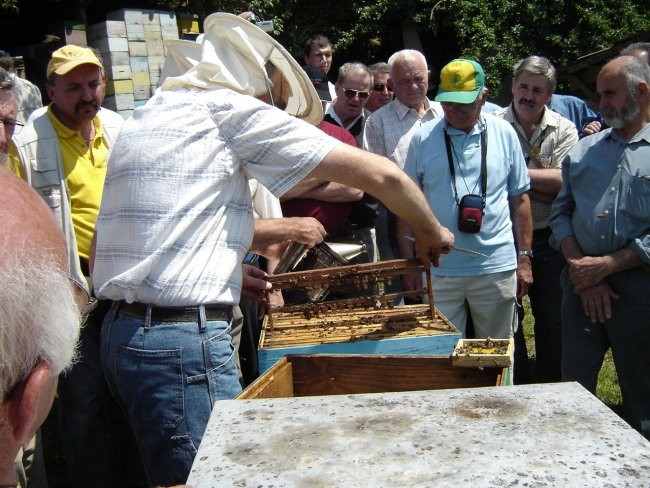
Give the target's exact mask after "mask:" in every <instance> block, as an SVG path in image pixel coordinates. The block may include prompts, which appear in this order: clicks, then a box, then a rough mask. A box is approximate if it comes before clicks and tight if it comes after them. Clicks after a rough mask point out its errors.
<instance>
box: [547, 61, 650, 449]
mask: <svg viewBox="0 0 650 488" xmlns="http://www.w3.org/2000/svg"><path fill="white" fill-rule="evenodd" d="M597 90H598V93H599V95H600V104H599V108H600V110H601V113H602V114H603V116H604V117H605V122H606V123H607V125H609V126H610V129H607V130H604V131H602V132H600V133H598V134H594V135H591V136H589V137H586V138H584V139H582V140H581V141H580V142H578V144H576V145H575V146H574V147H573V148H572V149H571V151H569V154H568V155H567V157H566V158H565V159H564V161H563V163H562V179H563V183H562V188H561V190H560V193H559V194H558V196H557V198H556V200H555V202H554V204H553V209H552V214H551V221H550V223H551V228H552V230H553V237H552V241H551V242H552V244H554V245H555V246H556V247H557V248H558V249H560V250H561V251H562V254H563V255H564V257H565V259H566V261H567V268H566V269H565V270H564V272H563V273H562V288H563V292H564V294H563V300H562V343H563V344H564V345H566V347H563V350H562V380H568V381H579V382H580V383H581V384H582V385H583V386H584V387H585V388H587V389H588V390H590V391H591V392H595V390H596V383H597V381H598V372H599V371H600V368H601V365H602V361H603V357H604V355H605V352H606V351H607V349H608V348H610V347H611V349H612V353H613V356H614V363H615V365H616V371H617V374H618V379H619V382H620V385H621V393H622V396H623V418H624V419H625V420H626V421H627V422H629V423H630V425H632V427H634V428H635V429H637V430H638V431H639V432H641V433H642V434H643V435H644V436H645V437H646V438H650V376H648V369H649V367H650V361H649V360H648V353H647V351H648V348H649V347H650V302H649V301H648V289H649V288H650V273H648V266H649V265H650V206H649V202H650V124H649V122H650V67H649V66H648V65H647V64H645V63H643V62H642V61H640V60H639V59H637V58H635V57H632V56H621V57H618V58H616V59H614V60H613V61H610V62H609V63H607V64H606V65H605V66H604V67H603V68H602V70H601V71H600V73H599V75H598V79H597Z"/></svg>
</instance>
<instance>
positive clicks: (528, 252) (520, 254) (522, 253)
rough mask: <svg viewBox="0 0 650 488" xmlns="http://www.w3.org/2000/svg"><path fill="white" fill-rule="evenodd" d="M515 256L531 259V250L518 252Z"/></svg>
mask: <svg viewBox="0 0 650 488" xmlns="http://www.w3.org/2000/svg"><path fill="white" fill-rule="evenodd" d="M517 256H528V257H529V258H532V257H533V251H532V250H531V249H528V250H526V251H519V252H518V253H517Z"/></svg>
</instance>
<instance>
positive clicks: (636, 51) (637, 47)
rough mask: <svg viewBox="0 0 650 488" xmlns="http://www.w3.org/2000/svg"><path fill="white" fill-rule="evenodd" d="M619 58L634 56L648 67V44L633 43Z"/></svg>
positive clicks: (649, 55) (649, 56) (649, 48)
mask: <svg viewBox="0 0 650 488" xmlns="http://www.w3.org/2000/svg"><path fill="white" fill-rule="evenodd" d="M620 55H621V56H634V57H635V58H639V59H640V60H641V61H643V62H644V63H645V64H648V65H650V42H635V43H634V44H630V45H629V46H627V47H626V48H625V49H623V50H622V51H621V54H620Z"/></svg>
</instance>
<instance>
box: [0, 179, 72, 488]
mask: <svg viewBox="0 0 650 488" xmlns="http://www.w3.org/2000/svg"><path fill="white" fill-rule="evenodd" d="M0 187H1V188H2V192H0V221H2V225H3V229H2V233H1V234H0V445H2V446H3V448H2V449H1V450H0V451H1V453H0V473H3V472H5V473H6V472H8V471H6V469H7V467H9V468H10V467H11V466H12V461H13V457H14V456H15V455H16V452H17V450H18V448H19V446H20V445H21V444H23V443H24V442H26V441H27V440H28V439H29V438H31V436H32V435H33V434H34V432H35V431H36V429H37V428H38V427H39V426H40V424H41V423H42V422H43V420H44V419H45V417H46V416H47V413H48V411H49V409H50V407H51V404H52V400H53V398H54V393H55V391H56V383H57V377H58V375H59V373H61V371H63V370H64V369H65V368H66V367H68V366H69V365H70V363H71V362H72V359H73V356H74V350H75V345H76V342H77V338H78V335H79V308H78V306H77V304H76V302H75V292H74V290H73V286H72V284H71V282H70V280H69V279H68V275H67V269H68V265H67V253H66V247H65V240H64V237H63V234H62V233H61V231H60V229H59V227H58V225H57V223H56V221H55V220H54V218H53V216H52V212H51V210H50V209H49V208H48V207H47V206H46V205H45V203H44V202H43V201H42V200H41V199H40V198H39V196H38V195H37V194H36V193H35V192H34V191H33V190H32V189H31V188H30V187H29V186H28V185H27V184H26V183H25V182H23V181H22V180H21V179H19V178H17V177H16V176H14V175H13V174H11V173H10V172H9V171H7V170H5V169H4V168H0ZM0 481H2V482H4V480H0ZM7 482H9V481H7Z"/></svg>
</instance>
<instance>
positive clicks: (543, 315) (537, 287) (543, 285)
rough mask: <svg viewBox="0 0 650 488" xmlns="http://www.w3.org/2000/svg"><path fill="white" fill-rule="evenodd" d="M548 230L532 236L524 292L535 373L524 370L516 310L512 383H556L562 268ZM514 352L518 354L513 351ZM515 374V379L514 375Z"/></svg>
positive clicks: (524, 354)
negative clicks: (527, 286)
mask: <svg viewBox="0 0 650 488" xmlns="http://www.w3.org/2000/svg"><path fill="white" fill-rule="evenodd" d="M550 236H551V230H550V229H548V228H546V229H540V230H536V231H535V232H534V233H533V258H532V270H533V284H532V286H531V287H530V289H529V290H528V297H529V298H530V306H531V311H532V314H533V317H534V318H535V327H534V331H535V358H536V359H535V364H536V367H535V373H534V374H533V372H532V371H530V370H529V369H528V358H527V351H526V344H525V341H524V335H523V327H522V321H523V318H524V309H523V307H519V310H518V312H519V328H518V330H517V333H516V334H515V382H516V383H518V384H521V383H528V382H534V381H537V382H540V383H548V382H554V381H560V379H561V366H560V365H561V360H562V326H561V312H560V310H561V304H562V288H561V286H560V274H561V273H562V270H563V269H564V267H565V265H566V261H565V260H564V257H563V256H562V254H561V253H559V252H558V251H556V250H555V249H553V248H552V247H551V245H550V244H549V242H548V240H549V238H550ZM517 350H518V351H517ZM524 361H525V363H524ZM518 375H519V379H517V376H518Z"/></svg>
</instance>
